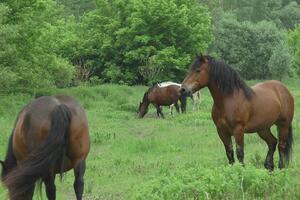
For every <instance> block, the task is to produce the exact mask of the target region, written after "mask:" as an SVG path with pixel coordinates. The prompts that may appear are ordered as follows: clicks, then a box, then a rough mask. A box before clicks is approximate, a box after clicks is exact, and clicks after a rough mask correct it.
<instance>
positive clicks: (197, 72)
mask: <svg viewBox="0 0 300 200" xmlns="http://www.w3.org/2000/svg"><path fill="white" fill-rule="evenodd" d="M208 81H209V63H208V58H207V57H206V56H203V55H201V56H198V55H197V56H196V59H195V61H194V62H193V64H192V65H191V67H190V71H189V73H188V75H187V76H186V77H185V79H184V80H183V82H182V86H181V88H180V93H181V94H184V95H191V94H192V93H194V92H196V91H198V90H200V89H201V88H203V87H205V86H207V85H208Z"/></svg>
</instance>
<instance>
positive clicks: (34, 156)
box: [4, 104, 71, 199]
mask: <svg viewBox="0 0 300 200" xmlns="http://www.w3.org/2000/svg"><path fill="white" fill-rule="evenodd" d="M70 120H71V112H70V110H69V108H68V107H67V106H66V105H63V104H61V105H58V106H56V107H55V108H54V110H53V111H52V113H51V129H50V131H49V134H48V136H47V138H46V139H45V141H44V142H43V143H41V144H40V145H39V146H38V147H37V148H35V149H34V150H33V151H32V152H31V153H30V155H29V156H28V158H27V159H26V160H24V161H22V162H21V163H19V165H18V166H17V167H16V168H15V169H14V170H13V171H12V172H11V173H9V174H8V175H7V177H6V178H5V181H4V183H5V185H6V186H7V187H8V189H9V191H10V194H11V195H12V197H11V198H12V199H14V198H15V197H19V196H21V195H23V194H25V193H26V192H28V191H29V190H30V189H31V188H33V187H34V184H35V182H36V181H37V180H38V179H40V178H42V177H43V176H45V175H47V174H48V173H51V171H52V170H53V169H54V167H57V166H60V173H61V175H62V173H63V167H64V166H63V159H64V155H65V152H66V147H67V141H68V135H69V134H68V133H69V127H70Z"/></svg>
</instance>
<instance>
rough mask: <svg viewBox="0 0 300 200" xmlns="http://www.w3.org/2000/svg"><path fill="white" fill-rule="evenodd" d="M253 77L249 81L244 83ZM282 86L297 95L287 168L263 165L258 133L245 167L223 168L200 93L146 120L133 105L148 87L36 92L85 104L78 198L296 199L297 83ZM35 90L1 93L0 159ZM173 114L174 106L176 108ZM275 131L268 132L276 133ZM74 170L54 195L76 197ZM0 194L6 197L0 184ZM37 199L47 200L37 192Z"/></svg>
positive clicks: (299, 173) (206, 100) (299, 159)
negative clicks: (182, 106)
mask: <svg viewBox="0 0 300 200" xmlns="http://www.w3.org/2000/svg"><path fill="white" fill-rule="evenodd" d="M254 83H255V82H249V84H250V85H252V84H254ZM285 83H286V84H287V85H288V87H289V89H290V90H291V92H292V93H293V95H294V97H295V109H296V110H295V118H294V123H293V127H294V151H293V152H294V153H293V158H292V162H291V164H290V166H289V168H288V169H285V170H278V169H277V166H278V151H277V150H276V153H275V165H276V169H275V171H274V172H272V173H269V172H268V171H267V170H265V169H264V167H263V162H264V159H265V156H266V153H267V145H266V144H265V143H264V141H263V140H261V139H260V138H259V137H258V136H257V134H248V135H246V136H245V167H242V166H240V165H239V164H235V165H233V166H229V165H228V164H227V158H226V155H225V151H224V147H223V144H222V142H221V140H220V139H219V137H218V135H217V132H216V129H215V127H214V124H213V121H212V119H211V107H212V98H211V96H210V94H209V92H208V90H207V89H203V90H202V93H201V94H202V100H201V103H200V105H199V108H198V109H197V110H196V111H192V105H191V102H190V100H189V102H188V112H187V114H183V115H182V114H177V113H176V112H175V114H174V116H171V115H170V114H169V111H168V109H167V108H166V107H165V108H164V110H163V112H164V113H165V116H166V119H160V118H157V117H156V112H155V110H154V108H153V107H151V109H150V110H149V113H148V114H147V115H146V117H145V118H144V119H138V118H137V114H136V112H137V107H138V103H139V101H140V100H141V98H142V96H143V94H144V91H145V90H146V87H144V86H134V87H129V86H123V85H109V84H107V85H100V86H80V87H76V88H70V89H62V90H51V91H39V92H38V93H37V94H36V95H48V94H56V93H63V94H68V95H72V96H74V97H75V98H77V99H78V100H79V101H80V102H81V104H82V105H83V106H84V108H85V109H86V112H87V115H88V120H89V126H90V136H91V143H92V145H91V151H90V154H89V156H88V159H87V170H86V174H85V192H84V199H86V200H96V199H146V200H148V199H149V200H151V199H170V200H173V199H300V190H299V188H300V145H298V144H300V136H299V133H300V80H287V81H285ZM33 96H34V95H26V94H16V95H9V96H0V134H1V137H0V157H1V159H3V158H4V156H5V152H6V147H7V141H8V137H9V135H10V133H11V130H12V128H13V124H14V120H15V118H16V116H17V113H18V112H19V110H20V109H21V108H22V107H23V106H24V105H25V104H27V103H28V102H29V101H30V100H32V99H33V98H34V97H33ZM174 111H175V110H174ZM275 130H276V129H275V128H274V129H273V133H274V135H277V133H275ZM73 177H74V176H73V172H71V171H70V172H68V173H66V174H65V177H64V178H63V181H62V182H60V181H59V178H57V180H56V186H57V199H59V200H64V199H75V194H74V191H73V180H74V179H73ZM0 199H7V196H6V190H5V189H4V188H3V187H1V188H0ZM35 199H46V197H45V195H44V194H43V195H42V197H38V195H35Z"/></svg>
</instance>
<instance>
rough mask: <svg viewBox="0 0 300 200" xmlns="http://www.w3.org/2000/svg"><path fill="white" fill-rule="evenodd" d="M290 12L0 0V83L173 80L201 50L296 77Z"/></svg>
mask: <svg viewBox="0 0 300 200" xmlns="http://www.w3.org/2000/svg"><path fill="white" fill-rule="evenodd" d="M299 21H300V5H299V1H291V0H266V1H260V0H250V1H244V0H243V1H236V0H225V1H219V0H200V1H197V0H151V1H146V0H124V1H123V0H56V1H55V0H29V1H16V0H3V1H1V3H0V36H1V37H0V73H1V76H0V84H1V88H0V91H1V92H14V91H25V92H27V91H30V92H31V91H35V90H36V89H37V88H48V87H68V86H70V85H77V84H80V82H82V81H90V82H92V83H94V84H99V83H104V82H111V83H119V84H152V83H154V82H157V81H164V80H173V81H178V82H180V81H181V80H182V78H183V77H184V75H185V73H186V69H187V66H188V64H189V63H190V62H191V59H192V58H193V56H194V54H196V53H200V52H202V53H209V54H212V55H214V56H216V57H219V58H221V59H223V60H225V62H228V63H229V64H230V65H232V66H233V67H235V68H236V69H238V70H239V71H240V73H241V74H242V76H244V77H245V78H247V79H266V78H278V79H281V78H282V76H280V77H279V76H278V73H276V72H273V70H278V69H280V70H283V71H284V72H283V73H282V74H283V75H285V76H286V75H289V76H299V75H300V61H299V57H300V56H299V42H297V41H299ZM287 36H288V37H287ZM286 44H288V46H287V45H286ZM278 46H281V47H282V50H281V51H280V50H279V47H278ZM283 50H284V52H283ZM287 59H291V60H287ZM279 63H286V64H285V65H281V66H274V65H278V64H279ZM289 63H292V67H291V68H290V67H289V65H290V64H289Z"/></svg>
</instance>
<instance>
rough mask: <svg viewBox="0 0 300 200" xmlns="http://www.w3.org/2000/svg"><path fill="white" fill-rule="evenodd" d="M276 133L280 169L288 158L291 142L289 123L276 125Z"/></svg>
mask: <svg viewBox="0 0 300 200" xmlns="http://www.w3.org/2000/svg"><path fill="white" fill-rule="evenodd" d="M278 133H279V134H278V135H279V136H278V137H279V144H278V151H279V168H280V169H282V168H284V167H285V164H286V162H288V161H289V159H290V153H291V150H292V143H293V135H292V127H291V126H290V125H286V126H278Z"/></svg>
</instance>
